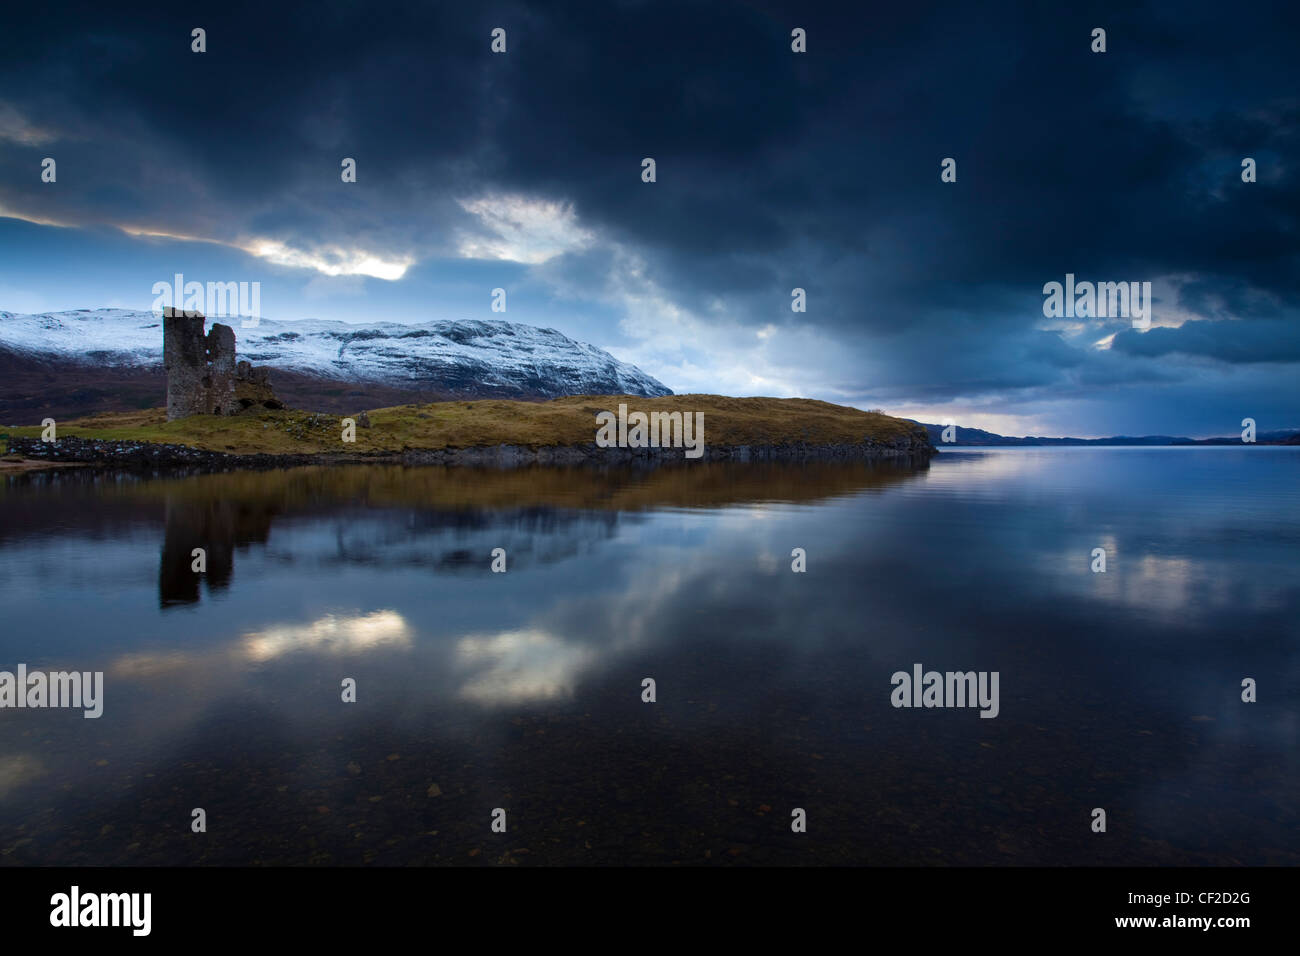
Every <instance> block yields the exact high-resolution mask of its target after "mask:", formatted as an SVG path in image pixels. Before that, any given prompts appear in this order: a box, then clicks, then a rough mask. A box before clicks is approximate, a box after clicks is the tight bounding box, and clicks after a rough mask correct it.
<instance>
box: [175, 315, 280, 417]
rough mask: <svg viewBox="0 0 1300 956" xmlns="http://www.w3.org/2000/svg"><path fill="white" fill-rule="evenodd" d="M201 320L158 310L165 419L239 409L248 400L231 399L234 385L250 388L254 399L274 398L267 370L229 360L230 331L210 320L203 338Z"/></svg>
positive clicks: (232, 342)
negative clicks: (255, 394)
mask: <svg viewBox="0 0 1300 956" xmlns="http://www.w3.org/2000/svg"><path fill="white" fill-rule="evenodd" d="M205 321H206V319H205V318H204V316H203V313H202V312H184V311H181V310H179V309H164V310H163V366H164V368H166V370H167V420H168V421H171V420H172V419H176V418H185V417H186V416H189V415H234V414H236V413H237V412H240V411H242V410H243V409H244V408H247V407H249V406H250V405H252V404H253V402H252V401H241V400H240V399H239V398H238V397H237V395H236V388H237V386H244V385H251V386H256V388H257V390H258V392H259V395H258V398H259V400H261V399H269V400H273V399H274V395H273V394H272V393H271V390H270V389H271V382H270V375H269V370H268V369H264V368H254V367H253V366H251V365H249V364H248V363H247V362H237V361H236V360H235V330H234V329H232V328H231V327H230V326H228V325H222V324H220V323H218V322H214V323H213V324H212V328H211V330H210V331H208V333H207V334H206V335H205V334H204V332H203V324H204V322H205ZM263 392H264V393H265V394H264V395H263V394H261V393H263ZM261 404H267V402H266V401H261ZM277 404H278V403H277ZM268 407H271V406H269V405H268Z"/></svg>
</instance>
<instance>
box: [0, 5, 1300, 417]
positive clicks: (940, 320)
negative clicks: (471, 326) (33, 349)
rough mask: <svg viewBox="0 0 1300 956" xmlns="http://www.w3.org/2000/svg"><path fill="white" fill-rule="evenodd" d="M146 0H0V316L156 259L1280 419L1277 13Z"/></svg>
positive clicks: (1281, 9)
mask: <svg viewBox="0 0 1300 956" xmlns="http://www.w3.org/2000/svg"><path fill="white" fill-rule="evenodd" d="M184 6H185V7H186V8H188V10H189V11H190V12H178V8H177V6H175V5H170V4H167V5H164V4H158V5H156V6H152V7H139V8H138V9H136V7H135V5H132V4H121V3H113V4H107V3H97V4H94V5H92V6H88V7H85V8H80V9H78V8H73V7H69V6H66V5H61V4H57V3H54V4H48V3H43V4H9V5H7V6H6V7H5V10H4V12H3V13H2V14H0V217H3V218H0V310H8V311H14V312H37V311H51V310H63V309H76V308H97V307H107V306H116V307H122V308H138V309H148V308H150V306H151V304H152V303H153V301H154V295H153V293H152V291H151V290H152V287H153V284H154V283H155V282H159V281H169V280H170V279H171V277H172V276H173V274H175V273H177V272H181V273H183V274H184V275H185V278H186V279H187V280H197V281H202V282H207V281H221V282H228V281H258V282H261V284H262V299H261V312H262V315H263V316H265V317H267V318H271V319H297V318H305V317H319V318H335V319H343V320H346V321H352V322H367V321H375V320H392V321H401V322H419V321H427V320H430V319H443V318H453V319H454V318H484V319H491V318H506V319H510V320H513V321H518V322H526V323H530V324H535V325H542V326H548V327H552V328H556V329H559V330H560V331H562V332H564V333H565V334H567V335H570V336H572V337H574V338H577V339H580V340H583V341H588V342H591V343H593V344H596V345H599V346H601V347H603V348H606V349H608V350H609V351H610V352H612V353H613V354H614V355H616V356H617V357H619V358H621V359H624V360H626V361H630V362H633V363H635V364H636V365H638V366H640V367H641V368H643V369H644V370H645V371H647V372H649V373H650V374H652V375H654V376H656V377H657V378H659V379H660V380H661V381H663V382H664V383H665V384H666V385H668V386H669V387H670V388H672V389H674V390H675V391H677V392H699V391H705V392H721V393H727V394H737V395H776V396H793V395H801V396H809V397H814V398H823V399H827V400H829V401H836V402H842V403H846V404H852V405H857V406H860V407H882V408H884V409H886V410H888V411H890V412H893V413H897V414H905V415H908V416H909V417H915V418H920V419H922V420H925V421H932V422H946V421H956V422H958V423H960V424H963V425H970V426H975V427H984V428H989V429H991V430H994V431H999V432H1003V433H1007V434H1027V433H1028V434H1073V435H1081V436H1095V435H1109V434H1120V433H1125V434H1152V433H1162V434H1188V435H1198V436H1202V435H1211V434H1213V435H1227V434H1235V433H1237V432H1239V431H1240V422H1241V420H1242V419H1243V418H1245V417H1252V418H1254V419H1256V420H1257V422H1258V423H1259V428H1260V429H1261V430H1271V429H1274V428H1283V427H1290V426H1294V427H1300V386H1298V385H1297V381H1300V376H1298V375H1297V371H1298V370H1300V322H1298V321H1297V304H1298V302H1300V300H1298V299H1297V292H1298V291H1300V228H1298V225H1300V175H1298V173H1297V149H1298V148H1300V136H1298V135H1297V130H1298V129H1300V65H1298V61H1300V57H1297V52H1296V50H1297V47H1296V44H1297V38H1298V37H1300V5H1297V4H1295V3H1294V2H1291V3H1278V4H1276V5H1271V4H1250V5H1244V4H1240V3H1216V4H1200V3H1189V2H1176V3H1134V2H1131V0H1128V2H1124V3H1115V4H1098V5H1080V4H1068V5H1066V4H1055V3H1052V4H1046V3H1025V4H1004V5H989V4H973V3H960V4H953V5H950V6H949V5H932V4H924V3H906V4H896V3H890V4H876V3H870V2H858V3H853V4H844V5H838V4H835V5H832V4H817V3H813V2H810V0H802V2H798V3H792V4H789V5H786V6H784V7H782V6H780V5H774V4H754V3H749V4H744V5H741V4H734V3H727V2H717V0H712V2H708V3H659V2H644V3H643V2H622V3H619V2H599V3H596V2H593V3H589V4H588V3H584V4H569V3H559V2H547V3H536V4H531V5H522V4H510V3H496V2H486V3H432V2H423V3H419V4H411V5H409V6H406V5H403V4H399V3H362V4H343V3H328V2H316V3H312V4H310V5H304V7H303V11H304V12H302V13H294V12H292V11H289V10H281V9H279V7H280V5H276V4H269V3H263V4H255V5H249V6H248V7H246V8H244V7H241V8H234V7H232V6H228V5H221V6H218V5H202V4H200V5H193V4H185V5H184ZM1066 6H1069V7H1070V8H1072V9H1070V10H1068V11H1067V10H1066V9H1065V7H1066ZM195 27H202V28H204V29H205V30H206V43H207V52H205V53H194V52H192V51H191V42H192V41H191V30H192V29H193V28H195ZM496 27H501V28H504V29H505V31H506V44H507V50H506V52H505V53H504V54H494V53H493V52H492V51H491V49H490V45H491V36H490V34H491V31H492V30H493V28H496ZM796 27H799V28H803V29H804V30H806V31H807V52H806V53H795V52H793V51H792V50H791V36H790V34H791V30H792V29H794V28H796ZM1095 27H1102V28H1104V29H1105V30H1106V46H1107V50H1106V52H1105V53H1093V52H1092V51H1091V46H1092V43H1093V40H1092V30H1093V29H1094V28H1095ZM45 157H51V158H54V159H55V160H56V163H57V181H56V182H54V183H43V182H42V181H41V162H42V160H43V159H44V158H45ZM345 157H351V158H354V159H355V160H356V164H357V182H355V183H344V182H342V180H341V177H340V171H341V170H340V164H341V161H342V160H343V159H344V158H345ZM646 157H652V158H654V159H655V161H656V164H657V181H656V182H654V183H645V182H643V181H642V160H643V159H644V158H646ZM946 157H952V158H953V159H955V160H956V163H957V167H956V171H957V181H956V182H953V183H945V182H942V181H941V178H940V172H941V169H940V164H941V161H942V160H943V159H944V158H946ZM1246 157H1251V158H1253V159H1254V160H1255V161H1256V164H1257V181H1255V182H1253V183H1244V182H1243V181H1242V160H1243V159H1244V158H1246ZM1067 273H1073V274H1074V275H1075V276H1076V277H1077V279H1078V280H1079V281H1084V280H1087V281H1094V282H1095V281H1108V282H1150V283H1151V284H1152V289H1153V293H1154V297H1155V301H1154V307H1153V313H1152V322H1151V324H1152V327H1151V328H1150V329H1149V330H1147V331H1141V330H1137V329H1134V328H1132V324H1133V323H1132V321H1131V319H1128V318H1114V319H1097V318H1086V319H1084V318H1079V319H1076V318H1061V319H1049V318H1045V317H1044V313H1043V301H1044V295H1043V286H1044V284H1045V283H1047V282H1052V281H1058V282H1063V281H1064V279H1065V275H1066V274H1067ZM497 287H501V288H504V289H506V291H507V300H506V301H507V312H506V313H505V314H504V315H501V314H499V313H493V312H492V311H491V302H492V290H493V289H494V288H497ZM796 287H799V288H803V289H805V290H806V292H807V311H806V312H803V313H796V312H793V311H792V310H791V290H792V289H794V288H796Z"/></svg>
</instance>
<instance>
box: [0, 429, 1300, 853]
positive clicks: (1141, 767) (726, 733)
mask: <svg viewBox="0 0 1300 956" xmlns="http://www.w3.org/2000/svg"><path fill="white" fill-rule="evenodd" d="M0 482H3V484H0V670H10V671H12V670H15V669H16V666H17V664H18V663H19V662H23V663H26V664H27V665H28V666H29V668H32V669H37V668H39V669H76V670H83V671H84V670H101V671H103V672H104V673H105V703H104V714H103V716H102V717H101V718H100V719H98V720H86V719H83V717H82V716H81V712H80V711H66V710H9V709H6V710H0V863H4V864H8V865H23V864H122V863H128V864H143V865H153V864H190V863H194V864H200V863H201V864H254V863H260V864H362V863H372V864H379V865H405V864H436V863H455V864H467V865H485V864H486V865H494V864H505V865H511V864H519V865H536V864H554V863H597V864H613V863H627V862H634V863H663V864H671V863H677V862H679V863H685V864H705V865H711V864H757V863H794V864H800V863H832V864H986V863H988V864H1084V865H1088V864H1111V863H1132V864H1147V863H1149V864H1174V863H1177V864H1202V863H1208V864H1233V863H1264V864H1275V863H1281V864H1295V863H1297V862H1300V800H1298V799H1297V798H1298V797H1300V758H1298V757H1297V752H1298V751H1297V740H1298V737H1300V720H1298V716H1300V690H1298V689H1297V688H1300V680H1298V678H1300V666H1298V665H1300V627H1298V626H1297V612H1300V574H1298V573H1297V556H1298V555H1300V510H1298V509H1297V504H1298V503H1300V449H1291V448H1250V449H1243V448H1194V449H1140V448H1059V449H1058V448H1053V449H1033V448H1027V449H969V450H953V451H947V452H945V453H943V454H942V455H940V456H939V457H938V458H936V459H935V460H934V461H933V462H932V463H930V464H929V466H928V467H926V466H920V467H915V466H899V465H883V466H866V465H834V464H824V465H761V466H760V465H731V464H690V465H686V466H675V467H668V468H661V469H658V470H653V471H610V472H596V471H592V470H582V469H530V470H523V471H515V472H496V471H473V470H467V469H439V468H410V469H404V468H398V467H360V466H358V467H347V468H333V469H321V468H303V469H294V470H287V471H275V472H266V473H256V474H254V473H241V474H232V475H211V476H196V477H181V478H140V477H131V476H126V475H111V474H110V475H98V476H97V475H93V474H89V473H84V472H70V473H63V474H59V475H53V474H35V475H29V476H22V477H10V478H8V479H0ZM196 547H202V548H205V549H206V550H207V561H208V570H207V573H206V574H205V575H201V576H200V575H196V574H194V573H193V572H192V571H191V570H190V562H191V560H192V559H191V556H190V555H191V551H192V549H193V548H196ZM1097 547H1102V548H1105V549H1106V554H1107V562H1108V564H1107V571H1106V573H1105V574H1094V573H1092V572H1091V571H1090V564H1091V562H1092V558H1091V552H1092V550H1093V549H1094V548H1097ZM494 548H504V549H505V552H506V561H507V568H508V570H507V571H506V573H504V574H498V573H492V571H491V569H490V565H491V561H492V557H491V555H492V551H493V549H494ZM794 548H803V549H805V550H806V553H807V572H806V573H803V574H795V573H792V572H791V567H790V566H791V550H792V549H794ZM918 662H919V663H921V664H922V665H924V667H925V668H926V669H927V670H929V669H936V670H940V671H947V670H976V671H998V672H999V674H1000V714H999V716H998V717H997V718H996V719H991V720H990V719H980V718H979V716H978V711H977V710H973V709H965V710H960V709H929V710H926V709H895V708H893V707H892V706H890V700H889V698H890V691H891V690H892V687H891V684H890V676H891V674H893V673H894V672H895V671H898V670H907V671H910V670H911V667H912V665H913V664H914V663H918ZM646 677H651V678H654V680H655V681H656V683H657V696H658V700H657V702H656V703H653V704H648V703H643V702H642V700H641V692H642V680H643V678H646ZM1244 677H1253V678H1255V679H1256V680H1257V681H1258V682H1259V690H1258V695H1259V700H1258V702H1257V703H1254V704H1245V703H1242V701H1241V699H1240V694H1241V681H1242V679H1243V678H1244ZM345 678H353V679H355V681H356V684H357V701H356V703H350V704H345V703H343V702H342V701H341V699H340V695H341V687H340V685H341V682H342V681H343V680H344V679H345ZM196 807H201V808H203V809H204V810H205V811H206V814H207V823H208V832H207V833H205V834H195V833H192V832H191V831H190V820H191V810H192V809H193V808H196ZM498 807H500V808H504V809H505V810H506V813H507V823H508V831H507V832H506V833H504V834H493V833H492V832H490V829H489V824H490V819H491V814H492V811H493V809H494V808H498ZM795 807H799V808H803V809H804V810H806V812H807V817H808V832H807V833H804V834H795V833H792V832H791V830H790V812H791V809H792V808H795ZM1094 807H1102V808H1105V809H1106V811H1107V813H1108V817H1109V824H1108V831H1107V832H1106V833H1105V834H1094V833H1092V832H1091V830H1090V826H1089V824H1090V821H1091V816H1090V814H1091V811H1092V809H1093V808H1094Z"/></svg>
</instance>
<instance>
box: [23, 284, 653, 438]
mask: <svg viewBox="0 0 1300 956" xmlns="http://www.w3.org/2000/svg"><path fill="white" fill-rule="evenodd" d="M213 321H217V322H224V323H225V324H227V325H230V326H232V327H233V328H234V330H235V337H236V350H237V354H238V357H239V358H241V359H247V360H248V361H250V362H252V363H253V364H254V365H264V366H269V367H270V368H271V369H272V370H273V371H272V376H271V378H272V382H273V384H274V386H275V391H276V394H277V395H278V396H279V397H280V398H281V399H282V400H283V401H285V402H286V403H287V404H289V405H290V406H292V407H295V408H308V409H312V410H315V411H322V412H342V411H345V410H352V411H355V410H357V409H359V408H379V407H388V406H392V405H402V404H409V403H414V402H429V401H446V400H453V399H465V398H469V399H483V398H507V399H528V400H546V399H552V398H562V397H564V396H567V395H595V394H613V395H643V396H658V395H671V394H672V390H671V389H669V388H667V387H666V386H665V385H664V384H663V383H662V382H659V381H657V380H656V379H654V378H652V377H651V376H649V375H647V374H646V373H645V372H643V371H641V370H640V369H639V368H637V367H636V366H634V365H629V364H627V363H626V362H620V361H619V360H618V359H616V358H614V357H613V356H612V355H610V354H609V353H608V352H605V351H604V350H602V349H599V348H596V347H595V346H594V345H587V344H585V343H583V342H578V341H575V340H573V339H571V338H568V337H567V336H565V335H562V334H561V333H559V332H557V331H555V330H554V329H539V328H535V327H533V326H531V325H521V324H519V323H517V322H505V321H496V320H494V321H481V320H444V321H436V322H426V323H423V324H420V325H402V324H399V323H396V322H374V323H366V324H359V325H354V324H350V323H346V322H333V321H324V320H320V319H304V320H302V321H300V322H276V321H273V320H271V319H262V320H261V321H260V322H259V323H258V325H257V327H256V328H251V329H245V328H243V327H242V324H241V322H240V321H239V320H238V319H221V318H216V319H210V320H209V327H210V325H211V323H212V322H213ZM162 345H163V336H162V318H161V317H160V316H158V315H155V314H153V313H152V312H135V311H129V310H125V309H80V310H77V311H74V312H53V313H42V314H37V315H25V314H18V313H13V312H0V421H4V422H8V423H13V424H17V423H22V422H31V423H35V422H39V421H40V420H41V418H42V417H44V416H46V415H49V416H53V417H54V418H56V419H62V418H71V417H78V416H81V415H86V414H94V413H99V412H107V411H132V410H136V409H141V408H150V407H154V406H158V405H161V404H162V403H163V398H164V392H165V389H166V379H165V376H164V373H163V368H162Z"/></svg>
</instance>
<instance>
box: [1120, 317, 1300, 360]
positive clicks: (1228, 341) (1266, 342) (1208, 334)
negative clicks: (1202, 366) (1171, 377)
mask: <svg viewBox="0 0 1300 956" xmlns="http://www.w3.org/2000/svg"><path fill="white" fill-rule="evenodd" d="M1112 347H1113V348H1115V349H1116V350H1118V351H1120V352H1127V353H1128V354H1130V355H1145V356H1159V355H1170V354H1174V353H1181V354H1183V355H1198V356H1204V357H1207V358H1213V359H1218V360H1220V361H1223V362H1232V363H1236V364H1249V363H1253V362H1300V321H1297V320H1296V319H1295V318H1294V317H1292V318H1289V319H1271V320H1258V321H1254V322H1245V321H1232V320H1226V321H1210V322H1187V323H1185V324H1184V325H1182V326H1180V327H1179V328H1176V329H1171V328H1158V329H1151V330H1150V331H1149V332H1146V333H1144V334H1139V333H1136V332H1133V331H1132V330H1129V331H1125V332H1120V333H1118V334H1117V335H1116V336H1115V341H1114V345H1113V346H1112Z"/></svg>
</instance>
